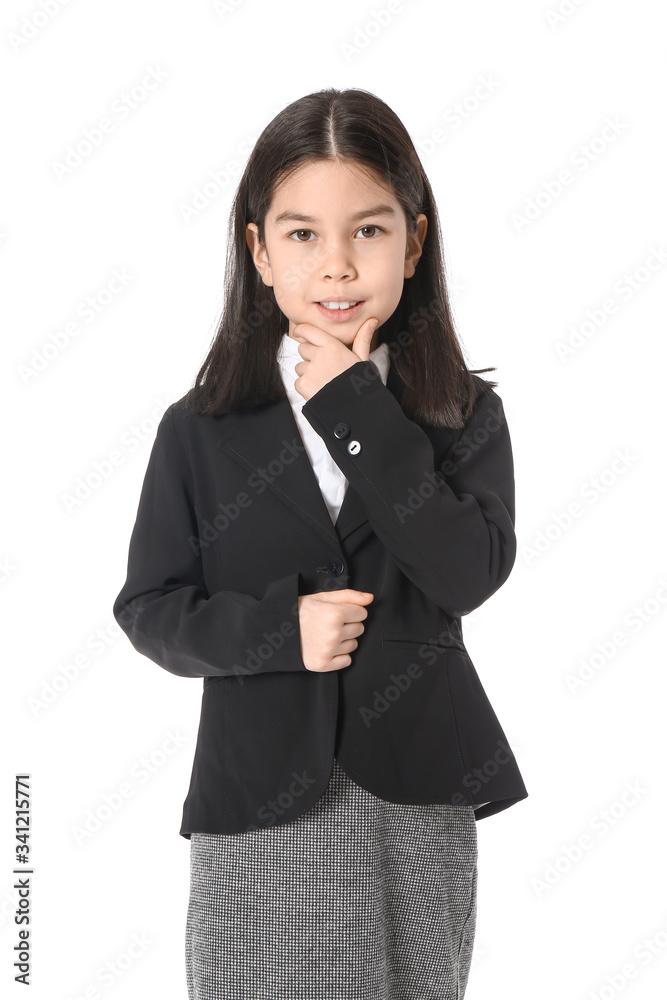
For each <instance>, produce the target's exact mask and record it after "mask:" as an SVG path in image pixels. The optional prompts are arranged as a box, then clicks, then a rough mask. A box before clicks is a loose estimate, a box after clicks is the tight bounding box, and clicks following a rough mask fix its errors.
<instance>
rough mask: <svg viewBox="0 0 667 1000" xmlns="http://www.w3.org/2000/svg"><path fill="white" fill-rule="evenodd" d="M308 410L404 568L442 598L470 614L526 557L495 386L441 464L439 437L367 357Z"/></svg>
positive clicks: (441, 602) (453, 611) (451, 609)
mask: <svg viewBox="0 0 667 1000" xmlns="http://www.w3.org/2000/svg"><path fill="white" fill-rule="evenodd" d="M302 412H303V414H304V416H305V417H306V418H307V419H308V421H309V422H310V423H311V424H312V426H313V427H314V429H315V430H316V431H317V432H318V434H320V435H321V437H322V438H323V439H324V442H325V444H326V446H327V448H328V449H329V451H330V453H331V455H332V457H333V459H334V461H335V462H336V464H337V465H338V466H339V468H340V469H341V471H342V472H343V474H344V475H345V476H346V478H347V479H348V480H349V482H350V483H351V484H352V486H353V488H354V489H355V490H356V491H357V492H358V493H359V494H360V495H361V497H362V499H363V501H364V505H365V507H366V511H367V513H368V518H369V521H370V523H371V525H372V527H373V530H374V531H375V533H376V534H377V536H378V537H379V538H380V539H381V541H382V542H383V544H384V545H385V546H386V547H387V549H388V550H389V551H390V552H391V554H392V556H393V557H394V559H395V561H396V563H397V564H398V566H399V567H400V569H401V570H402V572H403V573H405V575H406V576H407V577H409V579H410V580H412V582H413V583H414V584H415V585H416V586H417V587H418V588H419V589H420V590H421V591H423V593H425V594H426V596H427V597H429V598H430V599H431V600H432V601H433V602H434V603H435V604H437V605H438V607H440V608H442V609H443V610H444V611H446V612H447V613H448V614H450V615H452V616H454V617H460V616H461V615H466V614H469V613H470V612H471V611H474V609H475V608H477V607H479V606H480V605H481V604H483V603H484V601H486V600H487V598H489V597H490V596H491V594H493V593H494V592H495V591H496V590H498V588H499V587H500V586H502V584H503V583H504V582H505V580H506V579H507V577H508V576H509V574H510V571H511V569H512V566H513V564H514V560H515V557H516V536H515V533H514V466H513V459H512V448H511V443H510V437H509V431H508V429H507V423H506V421H505V414H504V410H503V405H502V401H501V399H500V397H499V396H498V395H497V394H496V393H495V392H493V391H491V392H490V393H488V394H487V393H486V392H483V391H480V394H479V395H478V397H477V400H476V403H475V408H474V410H473V412H472V414H471V416H470V418H469V420H468V422H467V424H466V426H465V427H464V428H462V429H461V430H460V431H451V432H449V433H451V434H453V435H454V436H455V440H454V441H453V442H452V443H451V444H450V446H449V448H448V449H447V451H446V453H445V455H444V457H443V459H442V460H441V461H440V463H439V464H438V466H437V467H436V464H435V456H434V451H433V445H432V444H431V440H430V438H429V436H428V435H427V434H426V432H425V431H424V430H422V428H421V427H420V426H419V425H418V424H417V423H415V422H414V421H412V420H410V419H409V418H408V417H407V416H406V415H405V413H404V412H403V410H402V408H401V405H400V403H399V402H398V400H397V399H396V398H395V396H394V395H393V393H392V392H391V390H390V389H388V388H387V387H386V386H385V385H384V384H383V382H382V380H381V378H380V377H379V374H378V373H377V370H376V369H375V367H374V366H373V365H368V363H367V362H364V361H359V362H357V363H356V364H354V365H352V366H351V367H350V368H348V369H347V370H346V371H344V372H341V373H340V375H337V376H336V377H335V378H333V379H331V380H330V381H329V382H327V384H326V385H324V386H323V387H322V388H321V389H320V390H319V391H318V392H316V393H315V394H314V395H313V396H311V397H310V399H308V400H307V401H306V402H305V403H304V406H303V409H302ZM339 423H346V424H348V425H349V428H350V434H349V435H348V436H347V437H345V438H338V437H336V435H335V434H334V428H335V427H336V425H337V424H339ZM436 433H437V432H436ZM350 441H358V442H359V443H360V445H361V451H360V452H359V453H358V454H356V455H353V454H350V453H349V452H348V450H347V446H348V444H349V442H350Z"/></svg>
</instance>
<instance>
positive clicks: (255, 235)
mask: <svg viewBox="0 0 667 1000" xmlns="http://www.w3.org/2000/svg"><path fill="white" fill-rule="evenodd" d="M245 241H246V243H247V245H248V250H250V253H251V255H252V259H253V263H254V265H255V267H256V268H257V270H258V271H259V274H260V276H261V278H262V281H263V282H264V284H265V285H269V286H271V287H273V273H272V271H271V264H270V263H269V255H268V253H267V250H266V246H265V245H263V244H261V243H260V242H259V229H258V228H257V224H256V223H255V222H249V223H248V225H247V226H246V227H245Z"/></svg>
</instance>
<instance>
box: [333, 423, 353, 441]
mask: <svg viewBox="0 0 667 1000" xmlns="http://www.w3.org/2000/svg"><path fill="white" fill-rule="evenodd" d="M349 436H350V425H349V424H343V423H340V424H336V426H335V427H334V437H337V438H342V439H345V438H349Z"/></svg>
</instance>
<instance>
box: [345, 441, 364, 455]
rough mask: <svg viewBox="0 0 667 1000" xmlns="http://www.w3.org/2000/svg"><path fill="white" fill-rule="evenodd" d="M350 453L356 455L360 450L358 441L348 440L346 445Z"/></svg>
mask: <svg viewBox="0 0 667 1000" xmlns="http://www.w3.org/2000/svg"><path fill="white" fill-rule="evenodd" d="M347 450H348V451H349V453H350V455H358V454H359V452H360V451H361V444H360V443H359V442H358V441H350V443H349V444H348V446H347Z"/></svg>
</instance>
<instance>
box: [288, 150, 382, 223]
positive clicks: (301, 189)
mask: <svg viewBox="0 0 667 1000" xmlns="http://www.w3.org/2000/svg"><path fill="white" fill-rule="evenodd" d="M371 209H375V210H377V209H379V210H380V211H379V212H377V213H376V214H384V215H386V216H387V217H390V216H391V215H395V216H399V215H400V212H401V206H400V203H399V202H398V200H397V199H396V197H395V196H394V194H393V192H392V190H391V188H390V187H389V186H388V185H387V184H386V183H385V182H384V180H383V179H382V178H381V177H379V176H378V175H377V174H375V173H374V172H372V171H369V170H368V169H366V168H364V167H361V166H360V165H359V164H357V163H354V162H352V161H338V160H336V161H316V162H313V163H307V164H304V165H302V166H301V167H299V168H297V169H296V170H295V171H294V172H293V173H291V174H290V175H289V176H288V177H286V178H285V179H283V180H281V181H280V182H279V183H278V184H277V185H276V187H275V189H274V193H273V198H272V201H271V207H270V210H269V213H268V214H269V215H271V216H272V217H273V220H274V221H278V216H281V217H282V221H289V220H290V219H292V220H293V219H295V218H298V219H301V220H303V221H308V219H307V218H306V216H308V217H310V220H311V221H315V220H316V219H318V220H319V219H321V218H327V217H331V218H333V217H334V216H335V217H337V218H338V217H340V215H341V214H343V215H344V216H345V217H346V218H349V219H350V220H351V221H352V220H353V219H354V218H360V217H362V216H364V215H366V214H368V212H369V210H371ZM304 213H305V214H304Z"/></svg>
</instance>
